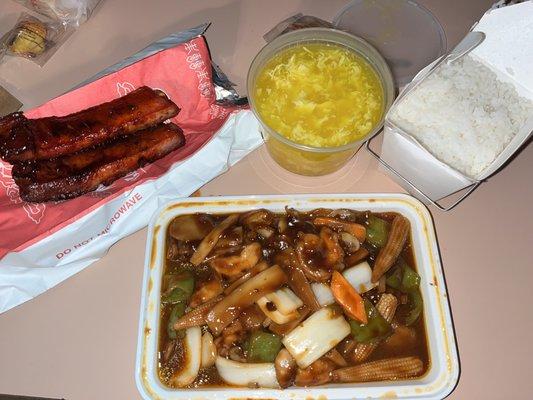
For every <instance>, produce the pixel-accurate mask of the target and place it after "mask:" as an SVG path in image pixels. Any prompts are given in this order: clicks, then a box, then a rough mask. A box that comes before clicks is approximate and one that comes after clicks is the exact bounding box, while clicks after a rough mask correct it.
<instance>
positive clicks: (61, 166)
mask: <svg viewBox="0 0 533 400" xmlns="http://www.w3.org/2000/svg"><path fill="white" fill-rule="evenodd" d="M178 112H179V108H178V106H176V104H174V103H173V102H172V101H171V100H170V99H168V97H167V96H166V95H165V94H164V93H163V92H161V91H159V90H153V89H151V88H149V87H146V86H143V87H141V88H139V89H137V90H135V91H133V92H131V93H129V94H127V95H126V96H123V97H121V98H118V99H115V100H112V101H110V102H108V103H104V104H101V105H98V106H95V107H91V108H88V109H86V110H83V111H79V112H77V113H74V114H70V115H67V116H64V117H46V118H39V119H33V120H31V119H27V118H26V117H25V116H24V115H22V114H21V113H14V114H10V115H8V116H6V117H4V118H2V119H0V157H1V158H2V159H3V160H5V161H8V162H10V163H12V164H13V169H12V175H13V179H14V180H15V183H16V184H17V185H18V186H19V189H20V196H21V198H22V199H23V200H25V201H30V202H46V201H50V200H63V199H69V198H73V197H77V196H80V195H82V194H84V193H87V192H89V191H92V190H94V189H96V188H97V187H98V186H99V185H109V184H110V183H111V182H113V181H115V180H116V179H118V178H120V177H122V176H124V175H126V174H127V173H129V172H131V171H134V170H136V169H137V168H139V167H141V166H143V165H144V164H146V163H149V162H153V161H155V160H157V159H160V158H162V157H164V156H165V155H167V154H169V153H170V152H172V151H173V150H175V149H177V148H179V147H182V146H183V145H184V144H185V137H184V135H183V131H182V130H181V129H180V128H179V127H178V126H177V125H175V124H173V123H163V121H165V120H167V119H168V118H172V117H174V116H176V115H177V114H178Z"/></svg>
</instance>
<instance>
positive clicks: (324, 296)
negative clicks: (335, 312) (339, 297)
mask: <svg viewBox="0 0 533 400" xmlns="http://www.w3.org/2000/svg"><path fill="white" fill-rule="evenodd" d="M311 289H313V293H314V294H315V297H316V299H317V300H318V304H320V305H321V306H322V307H324V306H329V305H330V304H333V303H335V298H334V297H333V293H332V292H331V289H330V288H329V286H328V285H326V284H325V283H318V282H314V283H312V284H311Z"/></svg>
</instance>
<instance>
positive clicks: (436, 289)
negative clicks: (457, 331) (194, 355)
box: [135, 194, 459, 400]
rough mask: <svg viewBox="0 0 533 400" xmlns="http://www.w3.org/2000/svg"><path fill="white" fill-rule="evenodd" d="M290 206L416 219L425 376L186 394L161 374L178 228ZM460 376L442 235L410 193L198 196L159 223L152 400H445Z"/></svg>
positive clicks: (148, 343)
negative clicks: (167, 272) (166, 280)
mask: <svg viewBox="0 0 533 400" xmlns="http://www.w3.org/2000/svg"><path fill="white" fill-rule="evenodd" d="M285 206H289V207H294V208H296V209H298V210H312V209H315V208H319V207H325V208H349V209H354V210H371V211H375V212H384V211H394V212H398V213H401V214H402V215H403V216H405V217H406V218H408V219H409V221H410V223H411V228H412V242H413V251H414V255H415V259H416V261H417V269H418V273H419V274H420V276H421V283H420V289H421V293H422V297H423V300H424V318H425V324H426V335H427V338H428V346H429V356H430V367H429V371H428V372H427V373H426V374H425V375H424V376H422V377H421V378H418V379H413V380H404V381H387V382H369V383H364V384H356V383H350V384H329V385H323V386H319V387H309V388H296V387H291V388H288V389H284V390H280V389H248V388H235V387H221V388H203V389H181V390H179V389H169V388H167V387H165V386H163V385H162V384H161V382H160V381H159V378H158V374H157V365H158V349H157V347H158V337H159V329H161V327H160V326H159V309H160V290H161V278H162V273H163V270H164V262H165V250H166V249H165V243H166V231H167V227H168V224H169V223H170V221H171V220H172V219H173V218H174V217H176V216H178V215H182V214H190V213H196V212H202V213H219V214H220V213H233V212H244V211H248V210H252V209H259V208H266V209H269V210H271V211H274V212H284V210H285ZM458 377H459V362H458V357H457V349H456V345H455V338H454V331H453V327H452V322H451V317H450V309H449V304H448V296H447V293H446V286H445V282H444V277H443V274H442V266H441V264H440V258H439V252H438V248H437V241H436V238H435V231H434V228H433V224H432V222H431V216H430V214H429V212H428V210H427V209H426V207H425V206H424V205H423V204H422V203H420V202H419V201H418V200H416V199H414V198H413V197H411V196H408V195H404V194H358V195H353V194H338V195H335V194H332V195H323V194H321V195H281V196H243V197H204V198H201V197H192V198H184V199H178V200H176V201H173V202H170V203H168V204H166V205H164V206H163V207H161V208H160V209H159V210H158V211H157V212H156V213H155V215H154V216H153V217H152V219H151V221H150V225H149V226H148V238H147V244H146V256H145V267H144V278H143V288H142V301H141V312H140V320H139V333H138V343H137V359H136V365H135V380H136V383H137V388H138V389H139V392H140V393H141V394H142V396H143V398H144V399H147V400H148V399H195V400H196V399H198V400H199V399H210V400H219V399H240V398H242V399H245V398H246V399H286V400H297V399H302V400H304V399H305V400H311V399H328V400H335V399H363V398H364V399H377V398H380V399H383V398H395V399H405V398H409V399H442V398H444V397H445V396H447V395H448V394H449V393H450V392H451V391H452V390H453V389H454V387H455V385H456V383H457V380H458Z"/></svg>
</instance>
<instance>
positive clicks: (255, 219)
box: [241, 209, 274, 229]
mask: <svg viewBox="0 0 533 400" xmlns="http://www.w3.org/2000/svg"><path fill="white" fill-rule="evenodd" d="M241 221H242V223H243V225H245V226H246V227H248V228H250V229H254V228H257V227H258V226H268V225H270V224H271V223H272V222H273V221H274V214H272V213H271V212H270V211H268V210H265V209H260V210H254V211H250V212H248V213H246V214H243V215H242V216H241Z"/></svg>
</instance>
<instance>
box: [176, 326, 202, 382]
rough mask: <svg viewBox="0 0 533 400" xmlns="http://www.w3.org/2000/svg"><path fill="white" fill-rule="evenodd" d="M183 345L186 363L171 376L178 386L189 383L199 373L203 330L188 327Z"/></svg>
mask: <svg viewBox="0 0 533 400" xmlns="http://www.w3.org/2000/svg"><path fill="white" fill-rule="evenodd" d="M183 346H184V349H183V350H184V352H185V357H184V358H185V365H184V366H183V368H182V369H180V370H179V371H175V372H174V374H173V375H172V377H171V378H170V382H171V383H172V384H173V385H174V386H176V387H182V386H186V385H189V384H190V383H192V382H193V381H194V380H195V379H196V376H197V375H198V371H199V370H200V362H201V360H200V359H201V351H202V330H201V329H200V328H199V327H197V326H195V327H193V328H187V330H186V331H185V338H184V339H183Z"/></svg>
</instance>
